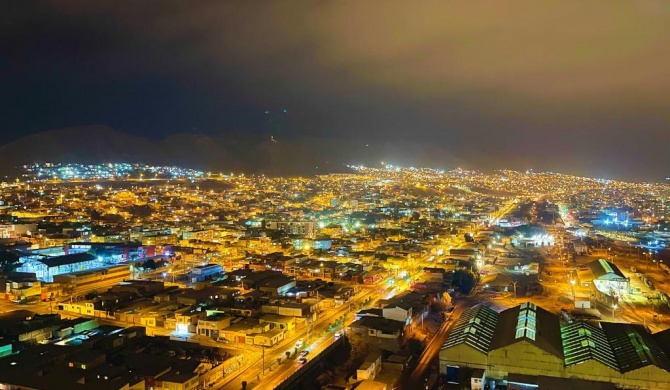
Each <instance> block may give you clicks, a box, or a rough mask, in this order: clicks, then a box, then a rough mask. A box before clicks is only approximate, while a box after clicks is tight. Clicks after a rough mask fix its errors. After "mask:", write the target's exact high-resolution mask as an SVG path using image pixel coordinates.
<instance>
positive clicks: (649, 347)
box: [601, 322, 670, 373]
mask: <svg viewBox="0 0 670 390" xmlns="http://www.w3.org/2000/svg"><path fill="white" fill-rule="evenodd" d="M601 326H602V328H603V331H604V332H605V334H606V335H607V339H608V340H609V343H610V345H611V346H612V352H613V353H614V356H615V357H616V360H617V363H618V365H619V371H620V372H622V373H625V372H629V371H633V370H637V369H638V368H642V367H646V366H649V365H653V366H656V367H658V368H660V369H662V370H665V371H668V372H670V359H668V355H666V353H665V352H664V351H663V350H662V349H661V347H660V346H659V345H658V344H657V343H656V341H655V340H654V338H653V337H652V336H651V335H650V334H649V333H648V332H647V330H646V329H645V328H644V327H643V326H642V325H635V324H627V323H618V322H601Z"/></svg>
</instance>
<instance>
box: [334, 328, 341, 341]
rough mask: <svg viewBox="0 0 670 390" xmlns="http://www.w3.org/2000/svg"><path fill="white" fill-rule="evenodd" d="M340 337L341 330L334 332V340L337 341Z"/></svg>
mask: <svg viewBox="0 0 670 390" xmlns="http://www.w3.org/2000/svg"><path fill="white" fill-rule="evenodd" d="M340 337H342V331H341V330H340V331H337V332H335V338H336V339H339V338H340Z"/></svg>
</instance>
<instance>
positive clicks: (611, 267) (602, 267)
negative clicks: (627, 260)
mask: <svg viewBox="0 0 670 390" xmlns="http://www.w3.org/2000/svg"><path fill="white" fill-rule="evenodd" d="M587 266H588V267H589V268H590V269H591V273H592V274H593V277H594V278H595V279H600V278H602V277H604V276H607V279H626V277H625V276H624V275H623V274H622V273H621V270H620V269H619V267H617V266H616V265H615V264H613V263H610V262H608V261H605V260H603V259H598V260H593V261H592V262H590V263H588V264H587Z"/></svg>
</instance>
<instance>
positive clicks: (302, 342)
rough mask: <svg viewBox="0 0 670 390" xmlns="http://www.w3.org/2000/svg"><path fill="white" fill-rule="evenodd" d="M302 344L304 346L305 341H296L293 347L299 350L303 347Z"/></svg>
mask: <svg viewBox="0 0 670 390" xmlns="http://www.w3.org/2000/svg"><path fill="white" fill-rule="evenodd" d="M303 344H305V341H304V340H303V339H300V340H298V342H297V343H295V347H296V348H300V347H302V346H303Z"/></svg>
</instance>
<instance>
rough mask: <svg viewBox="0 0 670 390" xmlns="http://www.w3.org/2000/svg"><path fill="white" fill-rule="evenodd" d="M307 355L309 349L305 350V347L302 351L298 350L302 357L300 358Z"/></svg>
mask: <svg viewBox="0 0 670 390" xmlns="http://www.w3.org/2000/svg"><path fill="white" fill-rule="evenodd" d="M307 355H309V351H308V350H306V349H305V350H304V351H302V352H300V357H302V358H304V357H305V356H307Z"/></svg>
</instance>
